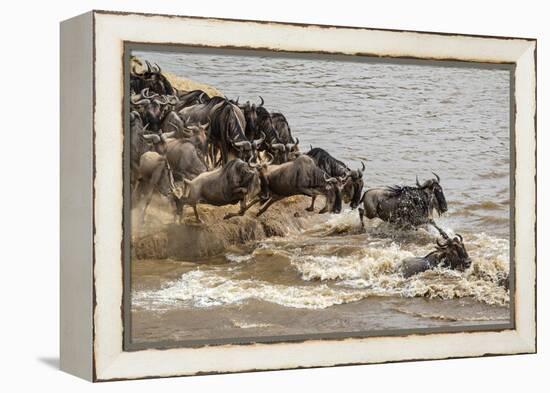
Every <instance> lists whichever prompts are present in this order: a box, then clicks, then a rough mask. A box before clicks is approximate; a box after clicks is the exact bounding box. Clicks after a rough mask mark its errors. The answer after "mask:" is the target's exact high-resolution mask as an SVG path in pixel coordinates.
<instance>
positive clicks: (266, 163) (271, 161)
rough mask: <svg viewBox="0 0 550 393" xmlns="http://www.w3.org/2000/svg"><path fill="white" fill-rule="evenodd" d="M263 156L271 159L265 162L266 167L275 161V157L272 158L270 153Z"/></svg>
mask: <svg viewBox="0 0 550 393" xmlns="http://www.w3.org/2000/svg"><path fill="white" fill-rule="evenodd" d="M265 155H266V156H267V155H269V157H271V158H270V159H269V160H267V162H265V165H266V166H270V165H271V164H272V163H273V160H275V157H273V154H271V153H270V152H266V153H265Z"/></svg>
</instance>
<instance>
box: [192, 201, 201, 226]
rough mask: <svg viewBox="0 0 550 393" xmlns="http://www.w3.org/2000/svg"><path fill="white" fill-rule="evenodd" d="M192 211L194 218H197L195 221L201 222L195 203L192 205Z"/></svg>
mask: <svg viewBox="0 0 550 393" xmlns="http://www.w3.org/2000/svg"><path fill="white" fill-rule="evenodd" d="M193 211H194V212H195V218H196V219H197V222H198V223H201V224H202V220H201V218H200V217H199V211H198V210H197V205H193Z"/></svg>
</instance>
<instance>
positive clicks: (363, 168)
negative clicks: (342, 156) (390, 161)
mask: <svg viewBox="0 0 550 393" xmlns="http://www.w3.org/2000/svg"><path fill="white" fill-rule="evenodd" d="M365 168H366V166H365V163H364V162H363V161H361V173H363V172H364V171H365Z"/></svg>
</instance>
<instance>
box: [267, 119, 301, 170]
mask: <svg viewBox="0 0 550 393" xmlns="http://www.w3.org/2000/svg"><path fill="white" fill-rule="evenodd" d="M271 119H272V122H273V128H274V129H275V131H276V133H277V140H278V143H281V144H282V145H283V146H284V151H281V150H280V149H274V150H275V151H277V150H279V151H278V156H276V162H277V161H282V162H287V161H292V160H294V159H295V158H296V157H298V156H299V155H300V148H299V146H298V145H299V143H300V140H299V139H298V138H294V137H293V136H292V132H291V130H290V125H289V124H288V121H287V120H286V117H285V116H284V115H283V114H282V113H279V112H274V113H272V114H271ZM272 146H273V147H275V146H276V145H272ZM282 162H279V163H282Z"/></svg>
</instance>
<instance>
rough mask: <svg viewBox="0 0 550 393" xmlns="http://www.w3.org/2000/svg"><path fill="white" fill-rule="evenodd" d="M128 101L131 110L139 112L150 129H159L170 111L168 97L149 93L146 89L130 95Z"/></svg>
mask: <svg viewBox="0 0 550 393" xmlns="http://www.w3.org/2000/svg"><path fill="white" fill-rule="evenodd" d="M130 103H131V106H132V110H135V111H137V112H138V113H139V114H140V116H141V118H142V119H143V122H144V123H145V124H147V125H148V126H149V129H150V130H151V131H158V130H160V129H161V126H162V122H163V120H164V118H165V117H166V115H167V114H168V113H169V112H170V105H169V104H170V99H169V97H167V96H164V97H161V96H159V95H158V94H156V93H150V92H149V90H148V89H143V90H142V91H141V93H140V94H139V95H138V96H134V97H132V98H131V99H130Z"/></svg>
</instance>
